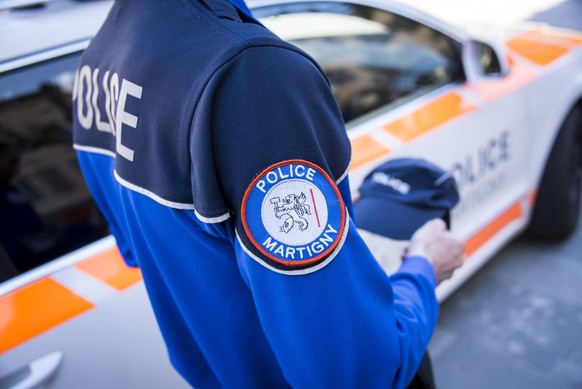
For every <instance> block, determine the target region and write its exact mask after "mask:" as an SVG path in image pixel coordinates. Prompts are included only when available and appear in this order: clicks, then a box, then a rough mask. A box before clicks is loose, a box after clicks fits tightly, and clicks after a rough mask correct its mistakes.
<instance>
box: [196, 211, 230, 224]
mask: <svg viewBox="0 0 582 389" xmlns="http://www.w3.org/2000/svg"><path fill="white" fill-rule="evenodd" d="M194 215H196V217H197V218H198V220H200V221H201V222H204V223H206V224H214V223H221V222H223V221H225V220H227V219H228V218H229V217H230V213H228V212H227V213H225V214H224V215H221V216H216V217H204V216H202V215H201V214H199V213H198V211H197V210H194Z"/></svg>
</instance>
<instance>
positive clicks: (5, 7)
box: [0, 0, 459, 72]
mask: <svg viewBox="0 0 582 389" xmlns="http://www.w3.org/2000/svg"><path fill="white" fill-rule="evenodd" d="M288 1H289V0H248V4H249V6H251V7H252V8H254V7H261V6H264V5H272V4H278V3H286V2H288ZM303 1H304V2H305V1H314V0H303ZM315 1H320V0H315ZM350 2H352V3H360V4H367V5H372V6H374V5H375V6H378V7H380V8H386V7H388V8H391V9H394V11H397V12H399V13H401V14H403V15H406V16H408V17H412V18H413V19H416V20H419V21H421V22H424V23H425V24H428V25H432V26H433V27H435V28H437V29H440V30H441V31H443V32H445V31H446V32H447V33H448V34H449V35H452V36H456V37H457V38H458V36H459V35H458V34H457V31H454V30H451V29H450V26H447V25H446V24H445V23H441V22H439V21H437V20H436V19H435V18H434V17H432V16H429V15H426V14H424V13H422V12H420V11H418V10H415V9H413V8H410V7H408V6H406V5H404V4H402V3H399V2H396V1H392V0H351V1H350ZM112 4H113V1H112V0H97V1H80V0H77V1H75V0H0V37H2V38H1V39H0V72H3V71H6V70H11V69H14V68H17V67H21V66H25V65H27V64H29V63H33V62H39V61H41V60H42V59H43V56H46V58H50V57H55V56H56V55H58V54H68V53H70V52H73V51H79V50H82V49H84V48H85V47H86V46H87V44H88V42H89V40H90V39H91V38H92V37H93V36H94V35H95V34H96V33H97V31H98V30H99V27H100V26H101V24H102V23H103V21H104V20H105V18H106V16H107V13H108V12H109V9H110V8H111V5H112ZM47 51H50V53H47ZM59 51H61V52H59ZM25 57H26V58H25Z"/></svg>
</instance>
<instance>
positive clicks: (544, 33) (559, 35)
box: [523, 30, 582, 47]
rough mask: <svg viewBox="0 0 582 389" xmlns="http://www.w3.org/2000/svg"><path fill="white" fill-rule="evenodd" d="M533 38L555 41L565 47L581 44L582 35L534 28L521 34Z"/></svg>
mask: <svg viewBox="0 0 582 389" xmlns="http://www.w3.org/2000/svg"><path fill="white" fill-rule="evenodd" d="M523 35H524V36H525V37H527V38H529V39H533V40H543V41H545V42H547V43H555V44H557V45H561V46H566V47H576V46H580V45H582V35H580V34H574V33H568V32H563V31H555V30H535V31H529V32H527V33H525V34H523Z"/></svg>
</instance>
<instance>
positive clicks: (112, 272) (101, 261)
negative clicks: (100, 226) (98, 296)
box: [75, 248, 142, 291]
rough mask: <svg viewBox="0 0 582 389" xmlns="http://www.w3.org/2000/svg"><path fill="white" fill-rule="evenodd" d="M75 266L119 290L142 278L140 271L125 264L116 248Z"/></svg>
mask: <svg viewBox="0 0 582 389" xmlns="http://www.w3.org/2000/svg"><path fill="white" fill-rule="evenodd" d="M75 266H76V267H77V268H78V269H80V270H82V271H84V272H87V273H89V274H91V275H92V276H93V277H96V278H98V279H100V280H101V281H103V282H105V283H107V284H108V285H111V286H112V287H114V288H115V289H117V290H120V291H121V290H124V289H126V288H128V287H130V286H131V285H133V284H135V283H137V282H139V281H140V280H141V279H142V276H141V271H140V270H139V269H138V268H132V267H129V266H127V265H126V264H125V262H124V261H123V258H121V255H120V254H119V250H118V249H117V248H113V249H109V250H107V251H104V252H103V253H101V254H98V255H96V256H94V257H91V258H89V259H87V260H85V261H83V262H81V263H79V264H77V265H75Z"/></svg>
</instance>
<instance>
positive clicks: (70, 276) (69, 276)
mask: <svg viewBox="0 0 582 389" xmlns="http://www.w3.org/2000/svg"><path fill="white" fill-rule="evenodd" d="M51 278H52V279H54V280H55V281H57V282H58V283H60V284H61V285H63V286H65V287H67V288H68V289H70V290H71V291H72V292H74V293H75V294H77V295H79V296H80V297H82V298H84V299H85V300H87V301H89V302H90V303H92V304H93V305H97V303H100V302H101V301H103V300H105V299H107V298H109V297H110V296H113V295H114V294H116V293H117V291H116V290H115V289H114V288H113V287H111V286H109V285H107V284H106V283H104V282H103V281H100V280H98V279H97V278H95V277H93V276H91V275H90V274H87V273H85V272H84V271H81V270H79V269H77V268H74V267H69V268H67V269H64V270H61V271H59V272H57V273H54V274H52V275H51Z"/></svg>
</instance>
